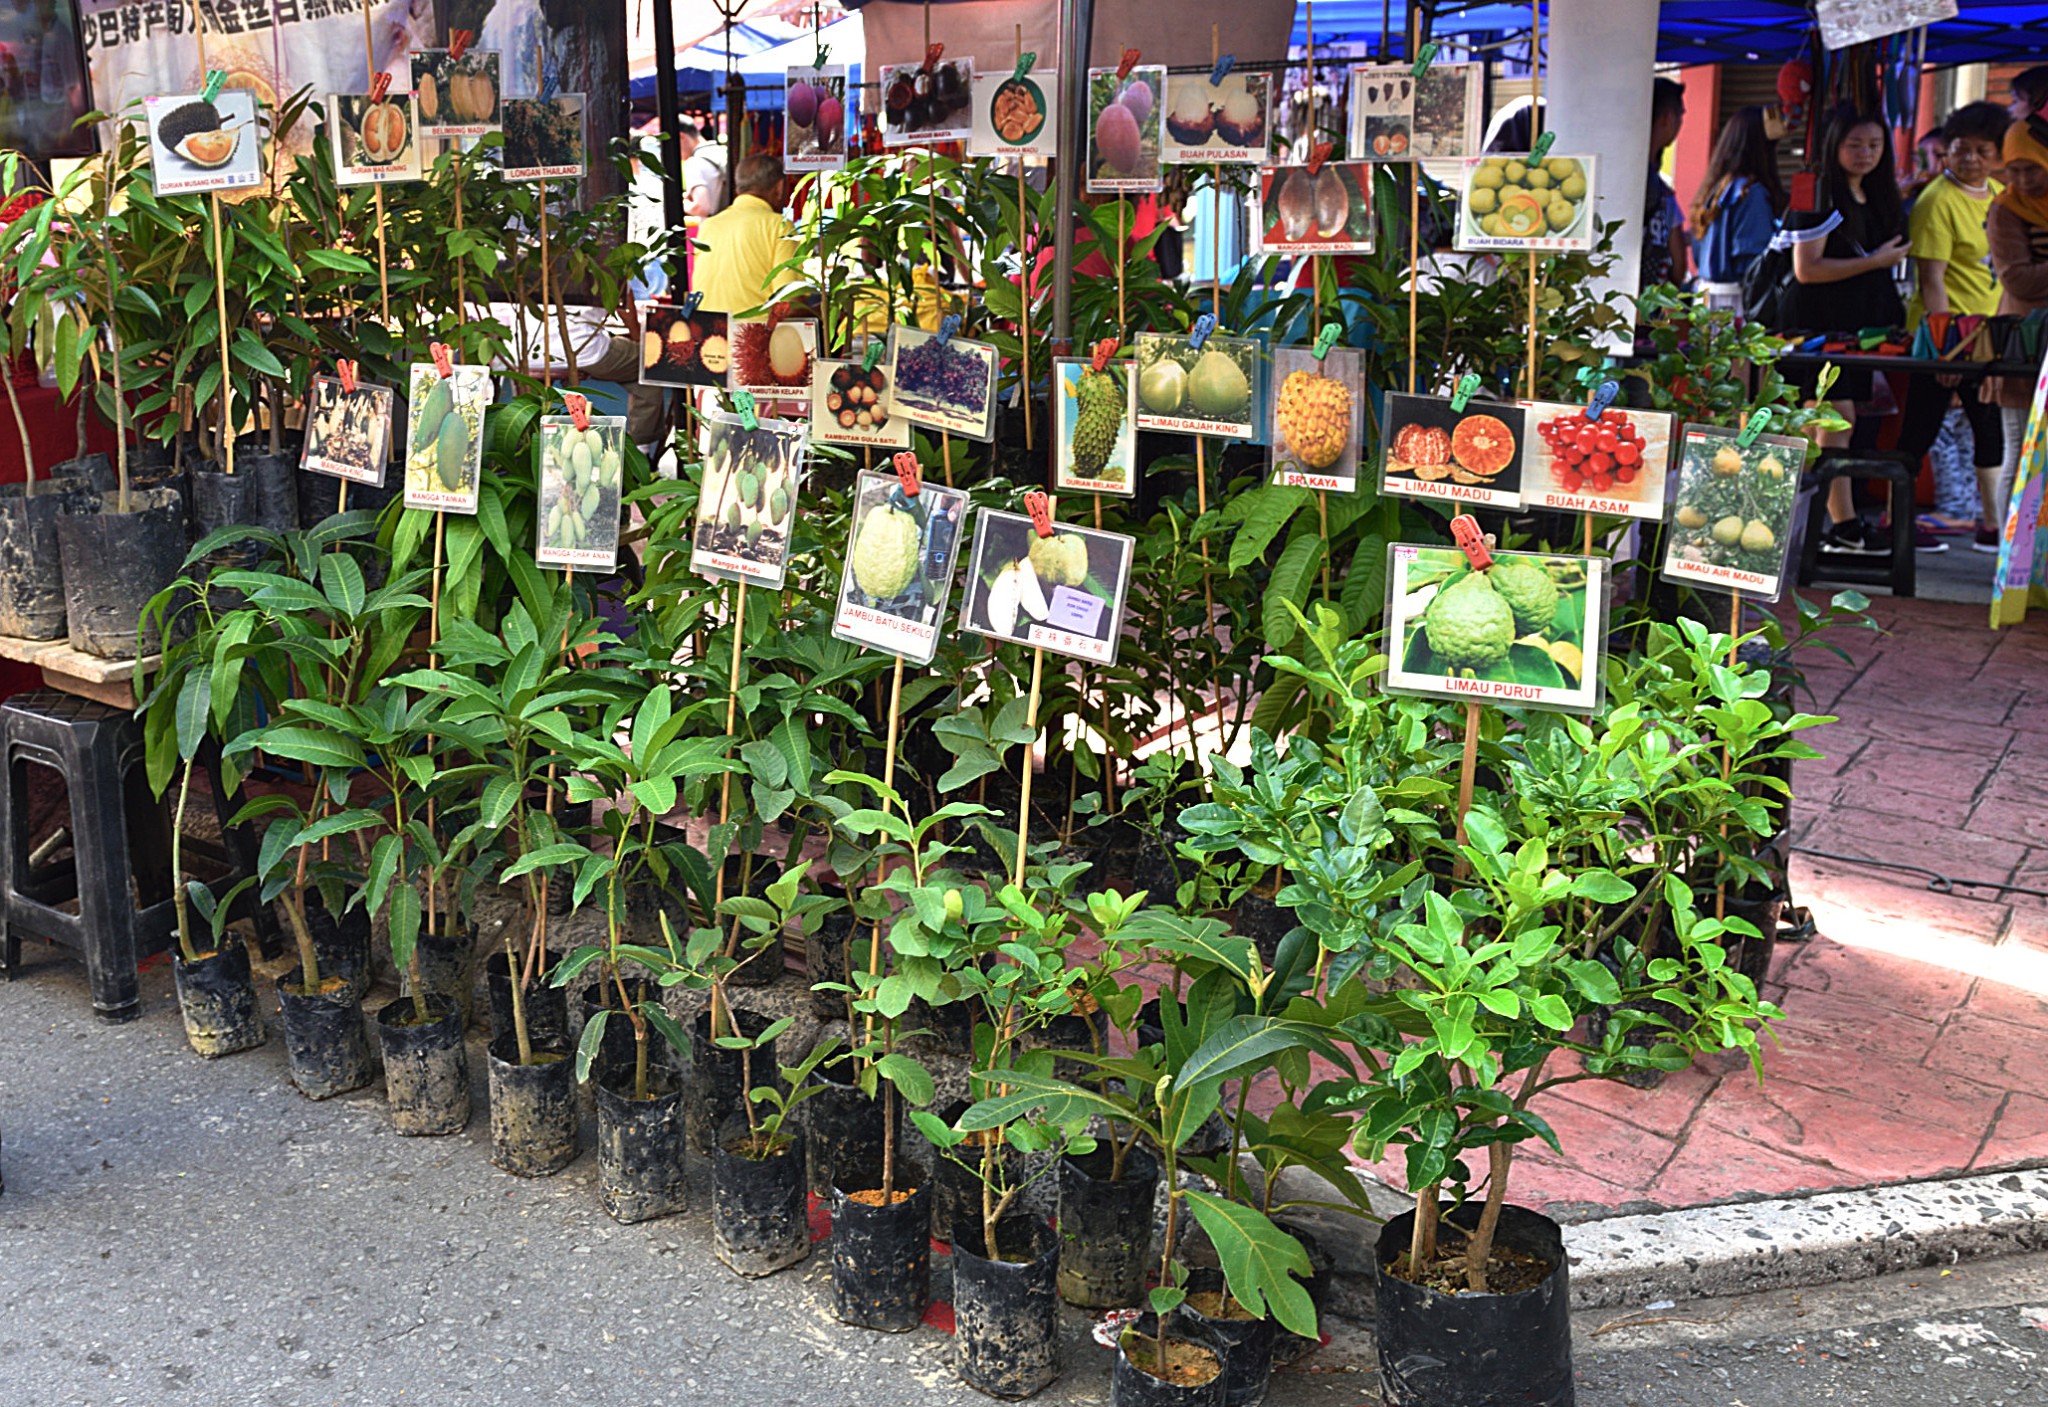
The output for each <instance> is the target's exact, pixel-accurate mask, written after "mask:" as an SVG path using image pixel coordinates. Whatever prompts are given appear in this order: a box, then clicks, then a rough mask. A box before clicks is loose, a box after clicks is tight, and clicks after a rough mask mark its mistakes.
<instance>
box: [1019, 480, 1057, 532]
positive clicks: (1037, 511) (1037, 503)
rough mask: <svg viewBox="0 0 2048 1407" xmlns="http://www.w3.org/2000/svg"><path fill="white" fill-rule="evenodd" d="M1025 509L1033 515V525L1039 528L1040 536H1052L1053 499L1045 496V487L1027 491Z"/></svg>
mask: <svg viewBox="0 0 2048 1407" xmlns="http://www.w3.org/2000/svg"><path fill="white" fill-rule="evenodd" d="M1024 511H1025V512H1026V513H1029V514H1030V515H1031V526H1032V527H1034V528H1036V529H1038V535H1039V536H1040V537H1051V536H1052V500H1051V499H1049V498H1047V497H1046V496H1045V490H1044V489H1031V490H1029V491H1028V492H1027V493H1025V495H1024Z"/></svg>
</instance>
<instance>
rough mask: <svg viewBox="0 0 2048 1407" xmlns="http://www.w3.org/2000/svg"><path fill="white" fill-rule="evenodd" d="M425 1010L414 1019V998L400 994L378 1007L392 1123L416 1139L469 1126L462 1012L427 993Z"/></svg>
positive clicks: (379, 1037)
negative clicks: (425, 1013)
mask: <svg viewBox="0 0 2048 1407" xmlns="http://www.w3.org/2000/svg"><path fill="white" fill-rule="evenodd" d="M427 1010H428V1012H429V1019H428V1020H426V1021H416V1020H415V1016H416V1012H415V1010H414V1007H413V1003H412V998H410V997H402V998H400V999H399V1000H397V1001H395V1002H389V1003H386V1004H385V1005H384V1006H383V1007H381V1008H380V1009H379V1010H378V1012H377V1038H378V1040H379V1041H380V1042H381V1043H382V1045H383V1049H384V1097H385V1099H386V1100H387V1101H388V1102H389V1103H390V1106H391V1123H392V1126H393V1127H394V1128H396V1129H397V1130H398V1131H399V1132H400V1133H401V1134H405V1135H407V1136H408V1137H415V1138H433V1137H438V1136H440V1135H443V1134H451V1133H461V1132H462V1130H463V1129H464V1128H466V1127H468V1125H469V1057H468V1053H467V1052H466V1051H464V1050H463V1048H462V1020H461V1013H460V1012H459V1011H457V1009H456V1006H455V1003H453V1002H451V1001H449V1000H448V999H447V998H446V997H440V996H434V997H428V998H427Z"/></svg>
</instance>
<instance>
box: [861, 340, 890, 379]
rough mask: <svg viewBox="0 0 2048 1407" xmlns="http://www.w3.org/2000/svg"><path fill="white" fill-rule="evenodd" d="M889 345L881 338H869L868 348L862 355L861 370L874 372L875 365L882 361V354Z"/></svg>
mask: <svg viewBox="0 0 2048 1407" xmlns="http://www.w3.org/2000/svg"><path fill="white" fill-rule="evenodd" d="M888 345H889V344H888V343H887V342H885V341H883V340H882V339H881V338H879V337H870V338H868V348H867V350H866V351H865V352H862V353H861V354H860V369H861V370H862V371H873V370H874V369H875V363H876V362H878V361H880V360H881V359H882V352H883V350H884V349H885V348H886V347H887V346H888Z"/></svg>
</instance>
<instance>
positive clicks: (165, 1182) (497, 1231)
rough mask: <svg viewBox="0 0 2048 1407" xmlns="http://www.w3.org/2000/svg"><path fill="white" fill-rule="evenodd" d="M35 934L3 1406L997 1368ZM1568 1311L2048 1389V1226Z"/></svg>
mask: <svg viewBox="0 0 2048 1407" xmlns="http://www.w3.org/2000/svg"><path fill="white" fill-rule="evenodd" d="M30 964H31V965H30V966H29V970H28V971H27V972H26V973H25V974H24V975H23V977H22V980H20V981H17V982H14V983H12V984H0V1175H4V1177H5V1180H6V1191H5V1193H4V1195H0V1407H14V1405H15V1404H17V1403H19V1404H23V1407H27V1404H35V1407H71V1404H79V1405H80V1407H88V1405H89V1407H113V1405H114V1404H124V1403H137V1402H148V1403H151V1404H154V1405H156V1407H161V1404H204V1407H214V1404H219V1405H220V1407H312V1405H313V1404H326V1403H379V1404H394V1403H412V1402H417V1403H424V1404H432V1405H433V1407H439V1404H463V1403H489V1404H493V1407H525V1404H535V1407H539V1405H540V1404H549V1407H553V1404H556V1403H559V1402H562V1401H565V1400H570V1401H575V1402H576V1403H578V1404H579V1407H610V1405H611V1404H619V1407H647V1404H655V1403H669V1402H699V1401H702V1402H719V1403H741V1404H759V1407H770V1405H771V1404H773V1407H785V1405H786V1407H842V1404H843V1405H844V1407H853V1405H854V1404H860V1407H927V1404H929V1407H955V1405H956V1404H969V1403H975V1404H980V1403H985V1402H986V1401H987V1400H988V1399H985V1398H982V1397H979V1396H978V1395H976V1394H974V1393H973V1392H971V1391H969V1390H968V1389H966V1388H965V1387H964V1386H962V1385H961V1384H960V1383H959V1382H958V1380H957V1379H956V1378H955V1377H954V1375H953V1372H952V1368H951V1340H950V1338H949V1336H948V1335H947V1334H946V1333H945V1332H943V1331H942V1330H941V1329H939V1328H935V1327H927V1328H921V1329H919V1330H916V1331H914V1332H912V1333H910V1334H906V1335H902V1336H900V1337H889V1336H882V1335H876V1334H870V1333H866V1332H863V1331H860V1330H856V1329H850V1328H848V1327H846V1326H844V1325H842V1324H840V1323H839V1322H838V1321H837V1320H836V1319H834V1318H833V1315H832V1312H831V1294H830V1283H829V1266H828V1260H827V1257H826V1255H825V1254H824V1253H823V1249H822V1248H820V1251H819V1252H818V1253H816V1254H814V1255H813V1256H812V1258H811V1259H810V1261H808V1262H807V1263H805V1264H804V1265H802V1266H799V1267H796V1268H794V1269H793V1270H790V1271H786V1272H784V1273H783V1274H781V1275H777V1276H774V1277H772V1278H770V1279H768V1280H765V1281H742V1280H740V1279H739V1278H737V1277H736V1276H734V1275H732V1274H731V1273H729V1272H728V1271H726V1270H725V1269H724V1268H723V1267H722V1266H720V1265H718V1264H717V1263H716V1262H714V1261H713V1260H712V1259H711V1257H710V1254H709V1232H708V1228H707V1225H706V1218H705V1215H704V1211H703V1208H704V1207H705V1205H706V1204H707V1202H708V1198H709V1192H708V1188H707V1187H706V1186H705V1185H704V1184H703V1181H702V1177H701V1174H699V1175H698V1177H699V1181H698V1183H697V1185H696V1187H695V1189H694V1190H695V1194H696V1200H695V1204H694V1207H693V1209H692V1210H691V1211H690V1212H687V1213H685V1214H684V1215H682V1216H679V1217H674V1218H669V1219H666V1220H663V1221H658V1222H652V1223H647V1224H643V1225H640V1226H632V1227H621V1226H617V1225H615V1224H613V1223H612V1222H611V1221H610V1219H609V1218H607V1217H606V1216H605V1215H604V1214H603V1212H602V1211H601V1210H600V1209H599V1207H598V1205H597V1198H596V1192H595V1186H594V1182H595V1168H594V1163H593V1159H592V1157H591V1156H590V1155H589V1154H588V1153H586V1154H585V1155H584V1157H583V1158H582V1159H581V1160H579V1161H578V1162H577V1163H576V1164H575V1165H574V1166H572V1167H571V1168H570V1169H569V1170H568V1171H567V1172H565V1173H563V1174H561V1175H560V1176H557V1177H554V1178H548V1179H542V1180H538V1181H530V1182H529V1181H522V1180H520V1179H516V1178H512V1177H508V1176H506V1175H504V1174H502V1173H499V1172H497V1171H496V1170H494V1169H492V1168H491V1167H490V1166H489V1165H488V1163H487V1162H486V1160H485V1154H486V1152H487V1142H488V1137H489V1134H488V1128H487V1122H486V1119H485V1116H484V1113H483V1109H482V1100H481V1093H482V1091H481V1088H479V1100H478V1109H477V1112H476V1114H475V1116H474V1117H473V1119H472V1121H471V1124H470V1127H469V1129H468V1131H467V1132H465V1133H464V1134H461V1135H458V1136H455V1137H451V1138H444V1139H404V1138H399V1137H397V1136H396V1135H395V1134H393V1133H392V1132H391V1129H390V1127H389V1124H388V1122H387V1120H386V1118H385V1115H384V1110H383V1103H382V1098H381V1094H379V1095H374V1096H373V1095H371V1094H367V1093H366V1094H362V1095H356V1096H350V1097H346V1098H343V1099H338V1100H333V1101H330V1102H327V1103H324V1104H314V1103H310V1102H308V1101H306V1100H304V1099H302V1098H300V1096H299V1095H298V1094H297V1093H295V1092H294V1091H293V1090H292V1088H291V1086H290V1084H289V1083H288V1081H287V1079H286V1076H285V1070H284V1055H283V1051H282V1049H281V1046H280V1044H279V1042H278V1040H277V1039H276V1038H275V1034H273V1039H272V1041H271V1043H270V1044H269V1045H267V1046H266V1047H264V1048H263V1049H262V1050H259V1051H254V1052H250V1053H248V1054H246V1055H241V1056H236V1057H231V1058H229V1059H227V1060H224V1061H219V1062H206V1061H201V1060H199V1059H197V1058H196V1057H194V1056H192V1055H191V1054H190V1052H189V1051H188V1050H187V1049H186V1047H185V1044H184V1040H183V1034H182V1032H181V1031H180V1029H179V1026H178V1021H177V1015H176V1009H175V1005H174V1004H173V1002H172V1001H171V998H170V993H169V987H170V982H169V976H168V973H167V972H166V971H164V970H163V969H162V968H160V967H159V968H156V969H153V970H151V971H150V972H148V973H145V976H144V991H145V996H146V999H147V1006H146V1011H145V1015H144V1017H143V1019H142V1020H140V1021H138V1022H136V1023H134V1024H131V1025H127V1026H118V1027H110V1026H105V1025H102V1024H101V1023H99V1022H98V1021H97V1020H96V1019H95V1018H94V1017H92V1016H91V1014H90V1012H89V1009H88V1005H87V1000H86V994H85V983H84V977H83V973H82V971H81V970H80V969H79V968H78V967H76V966H75V965H74V964H71V963H69V962H67V961H65V960H63V959H61V958H59V957H56V956H54V955H51V954H48V953H44V954H41V955H37V954H35V953H31V954H30ZM472 1061H473V1066H474V1068H475V1069H476V1070H477V1072H478V1074H479V1075H480V1074H481V1070H482V1066H481V1058H480V1054H479V1053H478V1052H477V1051H476V1048H475V1047H474V1046H473V1047H472ZM478 1083H479V1086H481V1083H482V1081H481V1079H479V1081H478ZM2044 1214H2048V1209H2044ZM934 1267H935V1271H934V1279H935V1286H934V1288H935V1290H936V1291H937V1292H938V1293H939V1294H940V1295H944V1294H945V1292H946V1288H947V1277H946V1270H945V1258H944V1257H936V1258H935V1260H934ZM1332 1327H1333V1329H1334V1330H1335V1337H1334V1340H1333V1342H1332V1343H1330V1344H1329V1345H1328V1346H1326V1347H1325V1348H1323V1349H1321V1350H1320V1351H1318V1352H1315V1353H1312V1354H1310V1355H1308V1356H1307V1357H1306V1358H1303V1359H1302V1360H1300V1361H1299V1362H1298V1363H1296V1364H1294V1365H1293V1366H1292V1367H1290V1368H1288V1369H1286V1370H1284V1371H1283V1372H1281V1373H1280V1374H1279V1375H1278V1376H1277V1377H1276V1379H1275V1383H1274V1390H1273V1392H1272V1395H1271V1396H1270V1398H1269V1399H1268V1400H1269V1401H1270V1402H1271V1403H1273V1404H1274V1407H1363V1405H1364V1404H1371V1403H1377V1402H1378V1400H1379V1398H1378V1393H1377V1390H1376V1387H1375V1380H1374V1376H1373V1374H1372V1371H1371V1367H1372V1362H1373V1355H1372V1345H1371V1341H1370V1337H1369V1335H1368V1334H1367V1333H1366V1332H1364V1331H1363V1330H1361V1329H1359V1328H1358V1327H1357V1326H1347V1325H1343V1324H1341V1323H1339V1324H1334V1325H1333V1326H1332ZM1576 1329H1577V1336H1578V1343H1577V1354H1578V1362H1579V1365H1580V1368H1581V1376H1582V1389H1581V1392H1580V1395H1579V1402H1580V1404H1581V1407H1708V1404H1712V1407H1804V1404H1807V1403H1835V1402H1839V1403H1844V1404H1850V1403H1854V1404H1870V1407H1930V1404H1935V1405H1937V1407H1938V1404H1943V1403H1951V1402H1953V1403H1969V1404H1974V1407H2044V1404H2048V1257H2039V1256H2037V1257H2026V1258H2015V1259H2010V1260H2004V1261H1995V1262H1988V1263H1984V1264H1979V1265H1963V1266H1960V1267H1956V1268H1955V1269H1953V1270H1952V1271H1951V1272H1950V1273H1949V1274H1947V1275H1943V1274H1942V1273H1941V1272H1940V1271H1939V1270H1937V1269H1929V1270H1927V1271H1925V1272H1922V1273H1918V1274H1913V1275H1907V1276H1900V1277H1893V1278H1892V1279H1890V1280H1886V1281H1872V1282H1865V1283H1862V1284H1858V1285H1849V1286H1841V1287H1832V1288H1827V1289H1819V1290H1806V1291H1799V1292H1780V1293H1774V1294H1770V1295H1759V1296H1754V1297H1750V1298H1746V1299H1737V1300H1726V1301H1712V1302H1702V1303H1692V1304H1685V1305H1680V1306H1676V1307H1669V1308H1657V1309H1649V1308H1645V1309H1642V1310H1638V1311H1635V1312H1634V1313H1632V1314H1627V1313H1622V1312H1619V1311H1607V1312H1602V1313H1597V1314H1592V1315H1587V1316H1582V1317H1581V1319H1580V1321H1579V1322H1578V1324H1577V1326H1576ZM1065 1330H1066V1334H1067V1340H1066V1345H1065V1356H1066V1371H1065V1373H1064V1374H1063V1376H1062V1377H1061V1379H1060V1380H1059V1382H1058V1383H1056V1384H1055V1385H1054V1386H1053V1387H1052V1388H1051V1389H1049V1390H1048V1391H1047V1392H1046V1393H1045V1394H1043V1395H1041V1397H1040V1398H1038V1399H1037V1401H1039V1402H1042V1403H1046V1404H1049V1405H1050V1407H1069V1404H1083V1403H1103V1402H1107V1400H1108V1396H1109V1381H1108V1379H1109V1361H1110V1360H1109V1354H1108V1352H1107V1350H1105V1349H1103V1348H1100V1347H1098V1346H1097V1345H1096V1344H1094V1343H1093V1342H1092V1341H1091V1340H1090V1338H1089V1333H1088V1330H1089V1322H1088V1320H1087V1319H1086V1318H1085V1317H1084V1316H1083V1315H1081V1314H1080V1313H1078V1312H1073V1311H1069V1317H1068V1319H1067V1321H1066V1324H1065Z"/></svg>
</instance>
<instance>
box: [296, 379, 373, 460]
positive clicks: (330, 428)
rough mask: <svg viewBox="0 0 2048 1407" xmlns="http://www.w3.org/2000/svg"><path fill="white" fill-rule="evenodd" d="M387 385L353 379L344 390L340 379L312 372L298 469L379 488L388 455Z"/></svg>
mask: <svg viewBox="0 0 2048 1407" xmlns="http://www.w3.org/2000/svg"><path fill="white" fill-rule="evenodd" d="M393 400H394V395H393V393H392V390H391V388H390V387H389V386H369V385H365V384H363V383H362V382H357V383H356V388H355V390H353V391H345V390H343V389H342V386H341V379H340V378H339V377H335V376H316V377H314V378H313V385H312V387H311V388H310V390H309V391H308V393H307V398H306V444H305V450H304V451H303V453H302V454H301V455H300V457H299V468H301V469H303V470H306V471H307V472H309V473H313V474H331V475H333V476H334V477H335V478H337V479H347V480H348V481H349V482H350V483H352V484H372V485H375V486H376V487H378V488H382V487H383V486H384V466H385V464H386V463H387V462H388V461H389V460H390V457H391V405H392V401H393Z"/></svg>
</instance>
